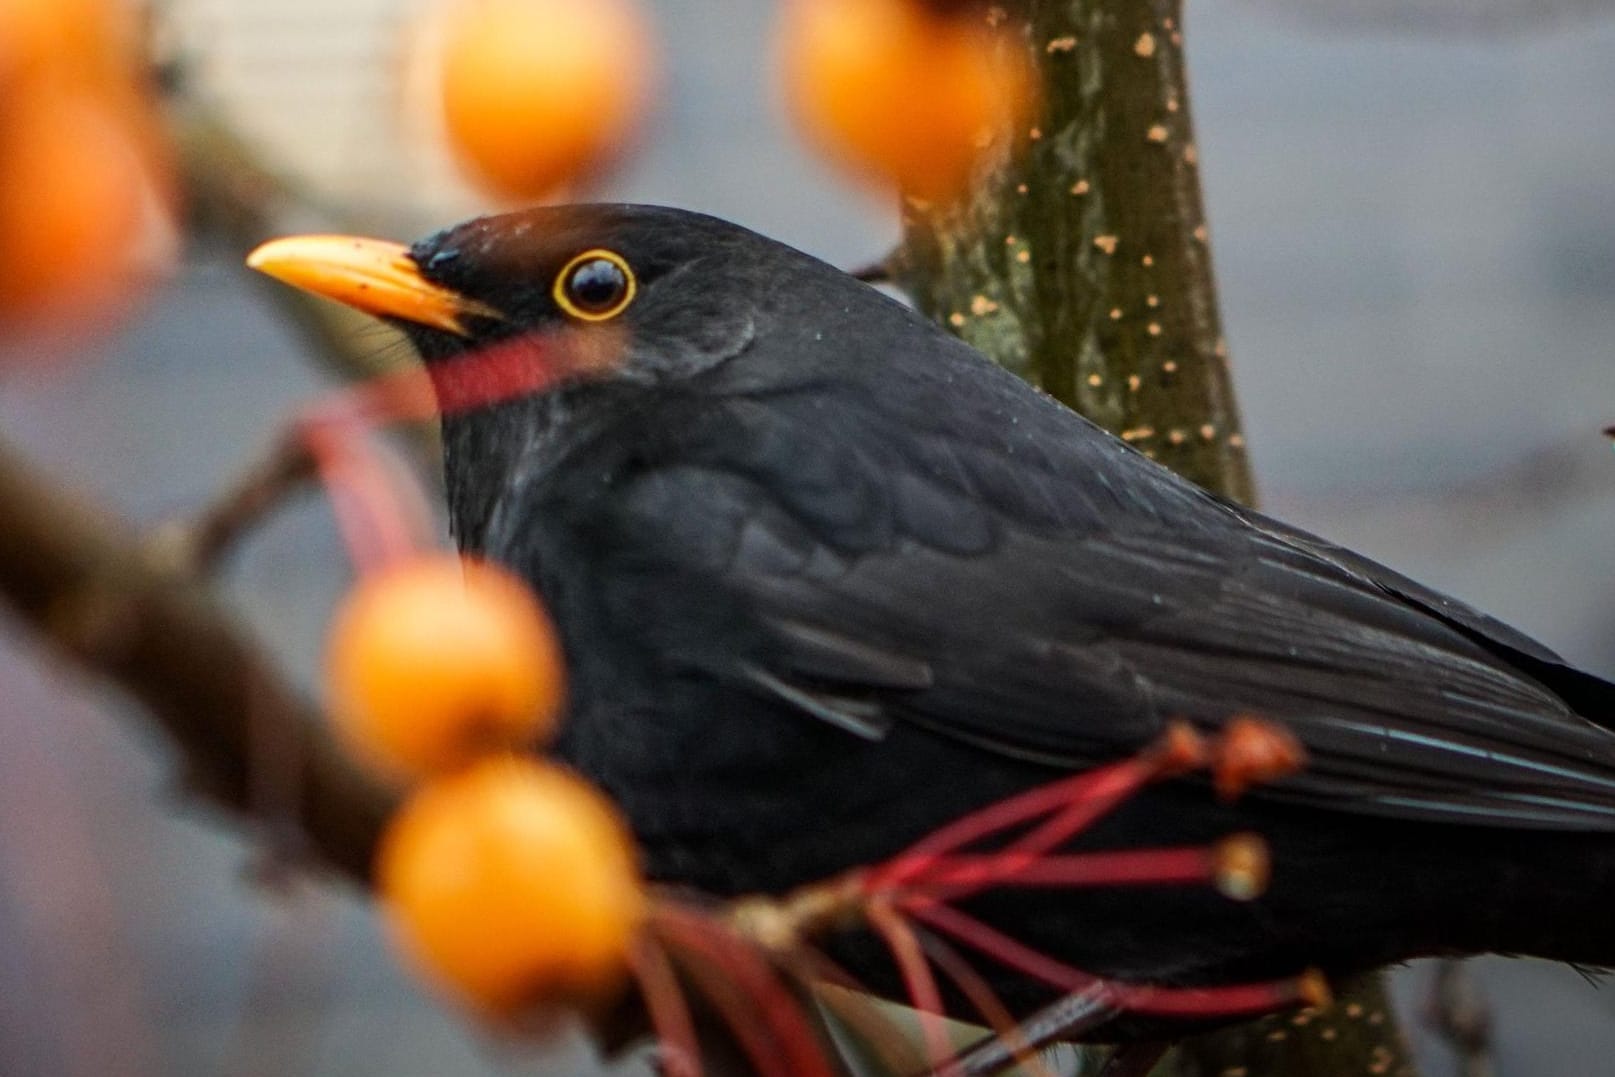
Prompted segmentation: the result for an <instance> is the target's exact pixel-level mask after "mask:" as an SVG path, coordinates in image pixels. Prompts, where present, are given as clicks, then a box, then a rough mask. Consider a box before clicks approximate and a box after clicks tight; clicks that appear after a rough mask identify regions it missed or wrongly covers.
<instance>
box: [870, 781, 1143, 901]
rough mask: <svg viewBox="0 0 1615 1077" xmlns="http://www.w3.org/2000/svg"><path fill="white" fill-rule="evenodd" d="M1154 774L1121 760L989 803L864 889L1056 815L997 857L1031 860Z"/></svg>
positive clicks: (908, 876) (901, 879)
mask: <svg viewBox="0 0 1615 1077" xmlns="http://www.w3.org/2000/svg"><path fill="white" fill-rule="evenodd" d="M1155 771H1156V767H1155V766H1154V765H1153V764H1152V762H1151V761H1150V760H1149V759H1148V758H1132V759H1123V760H1120V761H1118V762H1115V763H1111V764H1108V765H1106V766H1103V767H1096V768H1095V769H1093V770H1088V771H1084V772H1082V773H1081V774H1075V775H1072V776H1071V777H1069V778H1063V779H1061V780H1059V781H1056V782H1051V783H1049V784H1048V785H1044V786H1039V787H1038V788H1036V789H1033V790H1030V791H1029V792H1026V793H1022V794H1020V795H1019V796H1014V797H1010V798H1009V799H1007V800H1001V801H999V802H997V803H996V804H990V805H988V806H987V807H985V808H982V809H980V810H978V811H974V812H971V813H970V814H968V815H965V816H963V817H961V818H959V819H956V820H955V821H953V822H952V823H949V824H948V825H946V826H944V827H942V828H940V829H938V830H935V831H932V832H931V833H930V834H929V835H927V836H926V837H924V838H922V839H921V840H920V841H918V842H916V843H915V844H914V845H912V846H910V847H909V848H908V850H907V851H906V852H902V853H899V854H898V855H897V856H896V857H894V858H893V859H892V860H890V861H888V862H887V863H886V864H885V865H884V866H882V867H878V868H876V869H874V870H873V871H871V872H870V873H869V874H868V876H867V877H866V882H865V885H866V886H867V887H868V888H869V889H870V890H871V891H874V892H879V891H880V890H881V889H883V888H889V887H893V886H897V885H900V884H903V883H906V882H909V881H910V880H913V879H920V878H924V877H925V876H926V875H927V874H928V873H929V872H930V871H931V866H932V865H933V864H934V863H935V862H936V861H937V860H938V859H939V858H940V857H941V856H942V855H943V854H946V853H950V852H952V851H954V850H956V849H959V848H962V847H963V846H965V845H968V844H970V843H971V842H974V841H980V840H981V839H983V838H985V837H988V836H990V835H992V834H995V833H998V832H999V831H1002V830H1006V829H1009V828H1010V827H1014V826H1018V825H1020V824H1023V823H1026V822H1029V821H1030V820H1032V819H1034V818H1036V817H1037V816H1039V815H1047V814H1050V813H1054V812H1058V814H1057V815H1055V816H1054V817H1053V818H1052V819H1049V820H1048V821H1046V822H1045V823H1044V824H1043V825H1042V826H1040V827H1039V828H1038V829H1037V830H1035V831H1033V832H1032V833H1030V834H1028V835H1026V836H1025V837H1023V838H1022V839H1021V840H1020V841H1018V842H1016V843H1015V844H1014V845H1013V846H1011V847H1010V849H1008V850H1005V853H1000V854H995V855H998V856H1003V855H1005V854H1007V853H1009V852H1013V853H1015V854H1016V857H1015V858H1014V859H1020V858H1024V859H1028V860H1030V859H1032V858H1033V857H1035V856H1037V855H1038V854H1039V853H1041V852H1044V851H1046V850H1047V849H1049V848H1050V847H1052V846H1053V845H1056V844H1058V843H1059V842H1061V841H1063V840H1065V839H1066V838H1068V837H1070V836H1071V835H1072V834H1075V833H1076V832H1077V831H1079V830H1081V829H1082V828H1083V827H1084V826H1087V825H1089V824H1090V823H1092V822H1093V820H1094V819H1096V818H1098V817H1099V816H1100V815H1103V814H1104V813H1105V812H1107V811H1109V810H1110V809H1112V808H1114V807H1115V806H1116V805H1117V804H1119V803H1121V802H1122V801H1123V800H1125V799H1126V798H1127V797H1128V796H1130V795H1132V794H1133V793H1134V792H1136V791H1137V790H1138V789H1139V788H1141V787H1142V786H1143V785H1144V784H1145V783H1146V782H1148V781H1149V780H1150V778H1151V777H1153V776H1154V774H1155ZM1010 862H1012V861H1005V863H1010ZM982 881H983V882H985V881H986V880H982Z"/></svg>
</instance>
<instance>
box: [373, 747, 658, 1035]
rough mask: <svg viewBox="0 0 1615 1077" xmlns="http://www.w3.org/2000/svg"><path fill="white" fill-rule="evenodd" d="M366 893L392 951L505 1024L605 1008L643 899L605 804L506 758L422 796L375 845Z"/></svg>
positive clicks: (624, 837)
mask: <svg viewBox="0 0 1615 1077" xmlns="http://www.w3.org/2000/svg"><path fill="white" fill-rule="evenodd" d="M377 883H378V886H379V888H380V893H381V898H382V901H383V904H384V907H385V909H386V911H387V914H388V917H389V919H390V920H391V922H392V924H393V927H394V929H395V930H396V932H397V935H398V938H399V941H400V943H401V945H402V947H403V949H404V950H405V952H406V953H407V954H408V955H409V956H410V957H411V958H413V959H414V960H415V961H416V962H417V963H418V964H419V965H420V966H421V968H422V969H423V970H424V971H425V972H426V973H427V974H428V975H429V976H430V977H432V978H433V979H435V980H437V981H438V982H440V983H442V984H444V985H446V986H448V987H450V988H452V989H453V990H454V991H456V992H457V993H459V994H460V995H461V996H462V997H463V998H464V999H465V1000H467V1001H469V1002H471V1003H472V1004H474V1005H475V1006H476V1007H477V1008H479V1009H482V1010H484V1011H486V1012H490V1013H493V1014H506V1015H508V1014H512V1013H513V1012H515V1011H525V1010H527V1009H528V1008H529V1007H535V1006H545V1005H549V1006H578V1007H588V1006H590V1005H592V1004H596V1003H599V1002H602V1001H604V1000H605V999H606V998H607V997H609V995H610V994H611V992H612V991H613V990H614V989H615V988H616V987H618V986H620V985H621V983H622V982H623V980H624V978H625V970H626V966H627V955H628V950H629V947H630V946H631V945H632V941H633V937H634V934H635V932H636V931H637V930H638V928H639V926H640V923H641V921H642V919H643V917H644V913H645V903H646V897H645V893H644V889H643V887H642V885H641V881H640V877H639V874H638V871H637V868H636V866H635V863H634V857H633V854H632V852H631V846H630V843H629V837H628V833H627V831H626V829H625V828H624V826H623V824H622V823H621V822H620V820H619V819H618V817H617V814H616V812H615V811H614V810H613V809H612V807H611V806H610V804H609V803H608V802H607V801H606V800H605V799H604V798H603V797H602V796H601V795H600V794H599V793H597V792H595V791H594V789H593V788H592V787H591V786H589V785H588V784H586V783H585V782H583V781H582V780H580V779H578V778H576V777H574V776H573V775H572V774H570V773H569V772H567V771H564V770H561V769H559V768H558V767H555V766H552V765H549V764H546V763H543V762H541V761H538V760H535V759H527V758H516V757H508V756H503V757H501V756H496V757H492V758H489V759H487V760H484V761H483V762H481V763H478V764H475V765H473V766H472V767H470V768H468V769H466V770H464V771H461V772H458V773H456V774H453V775H450V776H448V777H444V778H438V779H436V780H434V781H432V782H430V783H428V784H427V785H425V786H424V787H422V789H421V790H420V792H418V793H417V794H416V795H415V796H414V797H413V798H412V799H411V800H410V801H409V802H408V803H407V804H405V806H404V808H403V809H402V810H401V811H400V812H399V814H398V815H397V817H396V818H395V819H394V820H393V822H392V824H391V826H390V827H389V829H388V831H387V833H386V835H385V837H384V838H383V841H382V845H381V850H380V854H379V859H378V861H377Z"/></svg>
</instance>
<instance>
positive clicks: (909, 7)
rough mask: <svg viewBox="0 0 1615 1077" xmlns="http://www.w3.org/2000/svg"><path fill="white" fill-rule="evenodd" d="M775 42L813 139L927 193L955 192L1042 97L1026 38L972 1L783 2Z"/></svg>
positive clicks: (791, 96)
mask: <svg viewBox="0 0 1615 1077" xmlns="http://www.w3.org/2000/svg"><path fill="white" fill-rule="evenodd" d="M780 43H781V49H782V58H783V69H784V76H785V88H786V95H787V99H788V102H789V104H790V106H791V109H792V111H793V113H794V114H795V116H796V118H797V119H798V121H799V122H800V124H801V125H802V127H803V128H804V129H805V131H806V133H807V134H808V136H809V137H810V138H811V139H812V141H813V142H815V143H816V144H817V145H818V147H819V148H820V149H821V150H822V151H823V152H825V153H826V154H827V155H828V156H829V157H831V158H832V159H835V160H837V161H839V162H841V163H842V164H843V165H845V166H847V167H849V168H850V169H851V170H853V171H855V172H858V173H861V174H864V175H866V176H873V177H877V178H879V179H882V180H885V181H888V182H895V183H896V184H897V185H898V186H899V188H900V189H901V190H902V191H903V192H904V193H905V194H906V195H908V196H910V197H913V198H919V199H923V200H926V201H947V200H949V199H951V198H954V197H956V196H957V195H958V194H960V193H961V192H962V191H963V190H964V188H965V186H966V185H967V183H968V182H969V180H970V177H971V174H972V172H973V170H974V169H975V168H976V167H977V164H978V162H979V161H980V160H981V158H982V156H983V154H984V153H986V152H988V151H989V150H991V149H992V148H993V147H994V146H1004V145H1008V144H1010V143H1011V142H1012V140H1013V138H1014V137H1015V135H1016V134H1017V133H1018V131H1019V129H1020V128H1021V127H1022V126H1023V125H1025V124H1026V123H1027V122H1028V121H1029V119H1030V116H1031V110H1032V104H1033V102H1034V100H1035V98H1036V93H1035V82H1034V78H1033V72H1032V67H1031V63H1030V61H1029V59H1028V58H1027V57H1026V55H1025V53H1024V51H1023V50H1022V48H1021V46H1020V44H1019V43H1018V42H1016V41H1013V40H1009V39H1001V38H1000V36H999V35H997V34H995V33H994V32H993V30H992V28H991V27H989V26H988V24H987V21H986V17H985V15H984V13H983V11H982V9H981V8H980V7H979V6H977V5H964V6H963V7H962V8H960V9H959V10H941V9H940V8H938V7H935V6H932V5H928V4H926V3H924V2H923V0H788V2H787V3H786V4H785V8H784V18H783V21H782V23H781V27H780Z"/></svg>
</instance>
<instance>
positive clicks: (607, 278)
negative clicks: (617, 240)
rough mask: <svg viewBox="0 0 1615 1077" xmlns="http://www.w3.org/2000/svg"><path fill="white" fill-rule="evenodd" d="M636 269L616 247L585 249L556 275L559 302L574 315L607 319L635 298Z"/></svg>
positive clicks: (556, 298) (588, 318) (591, 318)
mask: <svg viewBox="0 0 1615 1077" xmlns="http://www.w3.org/2000/svg"><path fill="white" fill-rule="evenodd" d="M636 287H637V285H636V284H635V281H634V271H633V270H631V269H629V268H628V263H627V262H626V261H624V260H623V257H622V255H620V254H617V253H616V252H615V251H608V250H601V249H595V250H592V251H584V252H583V253H582V254H580V255H578V256H577V257H576V258H574V259H572V260H571V261H570V262H568V263H566V266H565V267H564V268H563V269H562V270H561V272H560V273H559V274H558V275H557V276H556V278H555V303H556V305H557V306H559V307H560V308H561V309H562V310H564V311H566V313H568V314H570V315H571V316H572V317H574V318H580V319H582V320H583V321H586V322H603V321H605V320H606V319H607V318H615V317H616V316H617V315H618V314H620V313H622V310H623V308H624V307H626V306H627V305H628V304H629V303H631V302H633V300H634V291H635V289H636Z"/></svg>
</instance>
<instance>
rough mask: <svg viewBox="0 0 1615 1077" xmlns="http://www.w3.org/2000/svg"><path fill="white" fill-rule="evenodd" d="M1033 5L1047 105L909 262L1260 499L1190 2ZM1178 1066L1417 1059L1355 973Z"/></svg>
mask: <svg viewBox="0 0 1615 1077" xmlns="http://www.w3.org/2000/svg"><path fill="white" fill-rule="evenodd" d="M1022 3H1023V4H1024V7H1023V8H1017V11H1018V13H1019V14H1018V17H1019V19H1020V20H1021V21H1020V22H1019V23H1018V24H1012V25H1011V26H1008V27H1006V29H1012V30H1015V31H1017V32H1018V33H1019V34H1020V35H1024V36H1023V40H1024V45H1025V47H1027V48H1029V49H1030V50H1031V52H1032V55H1033V56H1034V58H1035V62H1036V63H1037V65H1038V68H1039V71H1040V72H1041V76H1042V79H1041V81H1042V86H1043V92H1044V101H1043V111H1042V116H1041V117H1040V119H1039V121H1038V124H1037V126H1036V127H1034V128H1033V129H1032V130H1031V131H1029V132H1027V133H1026V142H1025V151H1024V153H1022V154H1020V155H1019V156H1018V157H1017V158H1016V159H1015V160H1013V161H1010V162H1008V163H1006V164H1004V165H1002V166H1000V167H999V168H997V169H996V170H995V171H993V172H991V173H990V174H988V175H985V176H983V177H982V178H981V179H980V180H979V182H978V183H977V185H976V187H975V189H974V191H973V192H972V194H971V196H970V197H969V198H968V199H967V200H966V201H965V202H963V203H962V204H961V205H959V206H957V207H954V208H951V209H948V210H946V211H936V210H934V209H933V208H932V207H929V206H925V205H923V204H920V203H917V202H915V201H912V200H910V201H908V202H906V203H905V207H904V210H905V212H904V225H905V235H904V242H903V246H902V248H901V249H900V250H899V252H898V254H897V255H896V256H895V258H894V259H893V272H894V276H895V277H896V279H897V280H898V282H899V283H900V284H902V285H903V286H904V287H905V288H906V289H907V290H908V292H909V293H910V294H911V295H912V296H913V297H914V300H915V302H916V303H917V304H918V306H919V307H920V309H921V310H923V311H925V312H926V313H928V314H929V315H931V316H932V317H934V318H936V319H937V320H938V321H939V322H941V323H942V324H944V325H946V326H948V327H949V328H951V329H952V330H953V331H954V332H956V333H957V334H958V335H959V336H961V337H963V338H964V339H965V340H967V341H969V342H970V343H971V344H973V345H974V346H975V347H977V348H979V349H980V350H982V351H983V352H985V353H986V354H987V355H989V356H991V357H992V358H993V359H995V360H996V361H998V362H999V363H1002V364H1003V365H1004V366H1006V367H1008V368H1010V369H1011V370H1014V371H1015V372H1016V373H1018V374H1020V375H1021V376H1022V377H1025V378H1026V379H1028V380H1029V381H1031V382H1033V383H1034V384H1036V385H1038V386H1039V387H1041V388H1042V389H1044V390H1045V391H1047V392H1048V393H1050V394H1051V395H1053V396H1054V397H1056V398H1058V399H1059V400H1061V401H1063V402H1064V403H1066V404H1068V405H1070V406H1071V407H1073V408H1075V409H1076V410H1078V411H1080V412H1082V413H1083V414H1084V415H1087V416H1088V417H1089V418H1091V419H1093V420H1094V421H1095V422H1098V423H1100V424H1101V425H1103V426H1105V427H1106V428H1107V429H1109V430H1111V431H1112V432H1114V433H1116V434H1117V435H1119V436H1120V437H1122V438H1124V439H1126V440H1127V441H1129V442H1131V443H1132V444H1133V445H1134V446H1135V447H1137V448H1139V449H1140V450H1142V451H1143V452H1144V453H1146V454H1147V455H1149V456H1151V457H1153V458H1155V459H1157V460H1159V461H1161V462H1162V463H1163V464H1166V465H1167V466H1169V467H1171V468H1173V469H1174V470H1176V471H1178V472H1179V473H1180V474H1183V475H1185V476H1187V477H1188V478H1190V479H1192V480H1194V481H1195V482H1197V483H1199V484H1200V485H1202V486H1205V487H1206V488H1208V489H1211V490H1215V491H1217V492H1218V493H1221V494H1224V495H1226V496H1228V497H1232V498H1234V499H1236V500H1239V501H1242V502H1245V503H1247V504H1249V503H1251V502H1252V500H1253V498H1254V492H1255V490H1254V485H1253V483H1252V481H1251V475H1250V466H1249V461H1248V458H1247V456H1246V454H1245V442H1244V437H1243V436H1242V434H1241V432H1240V428H1239V413H1238V410H1237V408H1236V406H1235V402H1234V396H1233V389H1232V386H1231V383H1230V379H1229V372H1228V348H1227V345H1226V343H1225V342H1224V339H1223V336H1222V327H1221V322H1220V320H1219V317H1218V313H1217V302H1216V291H1215V287H1214V284H1213V279H1212V270H1211V250H1210V245H1209V236H1208V233H1207V229H1206V221H1205V213H1204V210H1203V207H1202V202H1201V196H1200V177H1199V168H1198V164H1199V153H1198V149H1197V147H1196V144H1195V140H1194V129H1193V126H1192V125H1191V123H1190V115H1189V95H1188V87H1187V83H1186V81H1185V77H1184V62H1183V28H1182V22H1181V14H1182V13H1181V7H1180V4H1179V3H1178V2H1177V0H1022ZM1003 17H1004V15H1003V12H1001V11H997V10H994V11H992V12H990V14H989V18H991V19H994V20H997V19H1000V18H1003ZM1279 870H1283V867H1282V865H1280V866H1279ZM1167 1065H1168V1066H1169V1067H1170V1066H1175V1067H1176V1069H1175V1070H1173V1071H1172V1072H1177V1073H1179V1074H1182V1075H1185V1077H1189V1075H1192V1077H1245V1075H1248V1077H1285V1075H1295V1077H1301V1075H1306V1077H1347V1075H1351V1077H1358V1075H1380V1074H1407V1073H1411V1072H1412V1067H1411V1062H1410V1061H1409V1059H1408V1056H1407V1052H1406V1049H1405V1046H1404V1044H1403V1041H1402V1037H1401V1034H1400V1032H1399V1030H1398V1029H1397V1026H1396V1022H1395V1018H1394V1015H1393V1014H1392V1012H1391V1010H1390V1009H1389V1007H1388V1005H1387V1003H1386V999H1385V993H1384V984H1383V982H1382V978H1381V977H1379V976H1372V977H1368V978H1366V979H1364V980H1362V981H1359V982H1358V983H1355V984H1351V985H1347V986H1345V987H1344V988H1343V989H1342V991H1341V994H1340V998H1339V1001H1338V1002H1337V1003H1336V1004H1335V1005H1334V1006H1333V1007H1331V1008H1329V1009H1328V1010H1325V1011H1323V1012H1321V1013H1317V1014H1313V1015H1306V1016H1305V1017H1304V1018H1303V1017H1280V1018H1272V1019H1269V1020H1267V1021H1261V1022H1256V1023H1253V1024H1250V1025H1246V1026H1242V1027H1240V1028H1235V1029H1232V1030H1229V1031H1225V1032H1219V1033H1213V1034H1210V1035H1206V1036H1201V1037H1197V1038H1196V1039H1194V1040H1191V1041H1189V1042H1187V1043H1185V1044H1184V1045H1183V1046H1182V1048H1181V1049H1180V1050H1179V1051H1178V1052H1176V1058H1175V1060H1174V1061H1173V1062H1169V1063H1167Z"/></svg>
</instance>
